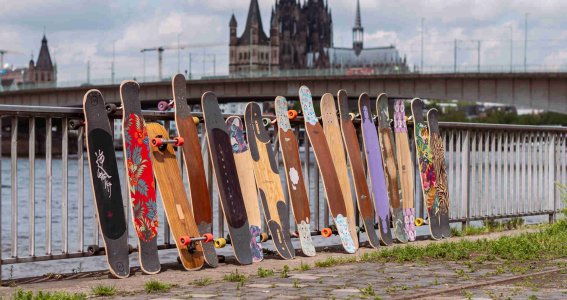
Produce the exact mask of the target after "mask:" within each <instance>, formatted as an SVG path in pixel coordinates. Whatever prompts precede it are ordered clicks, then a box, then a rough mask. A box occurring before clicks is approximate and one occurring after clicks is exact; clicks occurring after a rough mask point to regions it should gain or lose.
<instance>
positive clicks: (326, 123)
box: [321, 93, 358, 248]
mask: <svg viewBox="0 0 567 300" xmlns="http://www.w3.org/2000/svg"><path fill="white" fill-rule="evenodd" d="M321 119H322V121H323V132H324V133H325V139H326V140H327V144H328V145H329V150H331V157H332V160H333V165H334V166H335V170H336V171H337V176H338V177H339V183H340V185H341V191H342V193H343V199H344V202H345V208H346V214H347V219H348V224H349V230H350V235H351V236H352V237H353V242H354V247H355V248H358V238H355V237H358V234H357V232H356V231H357V230H356V212H355V207H354V201H353V198H352V191H351V189H350V179H349V177H348V169H347V163H346V154H345V148H344V145H343V138H342V135H341V127H340V126H339V120H338V119H337V107H336V105H335V98H334V97H333V95H331V94H329V93H326V94H324V95H323V97H322V98H321Z"/></svg>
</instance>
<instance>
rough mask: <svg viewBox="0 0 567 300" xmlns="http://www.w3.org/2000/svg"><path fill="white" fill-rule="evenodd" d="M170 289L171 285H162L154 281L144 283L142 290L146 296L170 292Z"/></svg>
mask: <svg viewBox="0 0 567 300" xmlns="http://www.w3.org/2000/svg"><path fill="white" fill-rule="evenodd" d="M171 287H172V285H171V284H169V283H163V282H160V281H159V280H155V279H152V280H150V281H148V282H146V284H145V285H144V289H145V290H146V293H148V294H153V293H165V292H169V290H171Z"/></svg>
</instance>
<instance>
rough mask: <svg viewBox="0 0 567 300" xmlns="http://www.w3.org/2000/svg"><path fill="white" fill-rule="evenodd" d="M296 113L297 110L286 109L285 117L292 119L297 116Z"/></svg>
mask: <svg viewBox="0 0 567 300" xmlns="http://www.w3.org/2000/svg"><path fill="white" fill-rule="evenodd" d="M298 115H299V113H298V112H297V110H294V109H291V110H288V111H287V117H288V118H289V119H290V120H294V119H295V118H297V116H298Z"/></svg>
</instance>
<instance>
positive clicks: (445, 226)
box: [427, 108, 451, 237]
mask: <svg viewBox="0 0 567 300" xmlns="http://www.w3.org/2000/svg"><path fill="white" fill-rule="evenodd" d="M438 115H439V112H438V111H437V109H435V108H433V109H430V110H429V111H428V112H427V124H428V125H429V142H430V145H431V154H432V155H433V166H434V169H435V173H436V175H437V176H436V179H437V180H436V181H435V188H436V189H437V197H439V213H440V214H441V216H440V220H439V221H440V225H441V233H442V234H443V237H451V227H450V226H449V182H448V181H447V166H446V164H445V143H444V142H443V138H442V137H441V133H440V132H439V124H438V122H439V116H438Z"/></svg>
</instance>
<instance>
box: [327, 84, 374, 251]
mask: <svg viewBox="0 0 567 300" xmlns="http://www.w3.org/2000/svg"><path fill="white" fill-rule="evenodd" d="M337 99H338V101H339V112H340V118H341V129H342V130H341V131H342V135H343V140H344V143H345V147H346V152H347V157H348V160H349V165H350V172H351V175H352V180H353V183H354V191H355V192H356V201H357V202H358V210H359V211H360V217H361V218H362V222H363V223H364V228H365V230H366V235H367V236H368V242H369V243H370V245H371V246H372V247H374V248H378V247H379V246H380V238H379V237H378V235H377V234H376V230H374V216H375V213H374V205H373V204H372V198H371V197H370V191H369V190H368V183H367V181H366V174H365V172H364V166H363V164H362V156H361V154H360V144H359V142H358V137H357V134H356V129H355V128H354V124H353V123H352V119H351V115H350V112H349V108H348V96H347V93H346V91H344V90H340V91H339V92H338V94H337Z"/></svg>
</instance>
